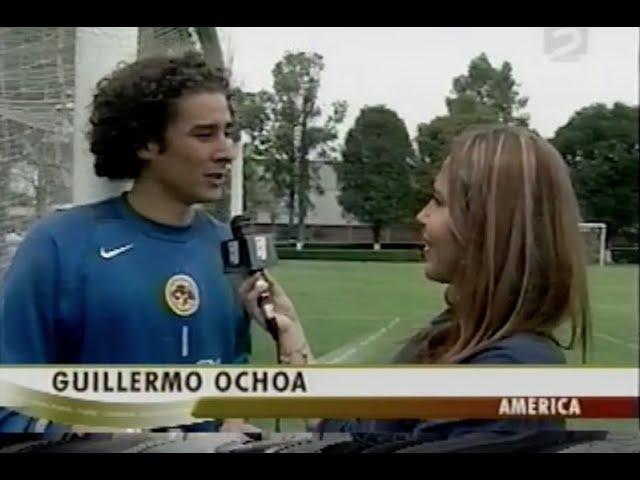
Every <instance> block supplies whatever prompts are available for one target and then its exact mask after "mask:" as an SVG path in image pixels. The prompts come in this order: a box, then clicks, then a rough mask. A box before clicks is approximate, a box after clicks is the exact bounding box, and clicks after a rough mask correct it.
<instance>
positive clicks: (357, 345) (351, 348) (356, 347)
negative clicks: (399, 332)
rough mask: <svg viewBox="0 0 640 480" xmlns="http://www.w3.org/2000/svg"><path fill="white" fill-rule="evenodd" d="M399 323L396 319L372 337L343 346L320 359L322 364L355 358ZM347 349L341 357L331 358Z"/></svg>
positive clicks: (398, 319)
mask: <svg viewBox="0 0 640 480" xmlns="http://www.w3.org/2000/svg"><path fill="white" fill-rule="evenodd" d="M399 321H400V318H398V317H396V318H394V319H393V320H391V321H390V322H389V323H388V324H387V325H386V326H384V327H382V328H380V329H379V330H376V331H375V332H373V333H372V334H371V335H369V336H367V337H365V338H363V339H362V340H355V341H354V342H351V343H348V344H346V345H343V346H342V347H339V348H337V349H336V350H334V351H332V352H329V353H327V354H326V355H324V356H323V357H322V358H321V359H319V361H320V362H321V363H326V364H333V363H340V362H342V361H344V360H345V359H347V358H349V357H351V356H353V355H354V354H356V353H358V352H359V351H360V350H362V349H363V348H364V347H366V346H367V345H369V344H370V343H371V342H373V341H374V340H376V339H378V338H380V337H381V336H382V335H384V334H385V333H387V332H388V331H389V330H391V329H392V328H393V327H394V326H395V325H396V324H397V323H398V322H399ZM345 348H346V350H345V351H344V352H342V353H341V354H340V355H338V356H337V357H335V358H331V356H332V355H335V354H337V353H338V352H340V351H341V350H343V349H345ZM328 358H331V360H328V361H327V360H326V359H328Z"/></svg>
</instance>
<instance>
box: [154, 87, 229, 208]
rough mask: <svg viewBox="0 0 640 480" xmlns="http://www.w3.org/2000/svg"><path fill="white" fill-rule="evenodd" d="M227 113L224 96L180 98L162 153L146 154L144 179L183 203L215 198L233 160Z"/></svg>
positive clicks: (206, 200)
mask: <svg viewBox="0 0 640 480" xmlns="http://www.w3.org/2000/svg"><path fill="white" fill-rule="evenodd" d="M231 123H232V119H231V112H230V111H229V106H228V105H227V100H226V98H225V96H224V94H222V93H194V94H188V95H186V96H184V97H182V98H181V99H180V100H178V104H177V106H176V110H175V112H174V116H173V119H172V120H171V121H170V122H169V125H168V126H167V131H166V133H165V149H164V151H162V152H161V151H160V148H159V146H158V145H156V144H155V143H152V144H150V146H149V147H148V148H147V149H145V150H144V153H143V158H145V159H146V160H149V165H148V166H147V168H146V169H145V171H144V173H143V174H144V175H146V176H147V177H148V179H151V180H153V181H155V182H157V183H158V184H159V186H160V187H161V188H163V189H164V190H165V191H166V192H167V193H168V194H169V195H170V196H172V197H174V198H175V199H176V200H178V201H180V202H182V203H184V204H185V205H192V204H194V203H206V202H212V201H215V200H218V199H220V198H221V197H222V195H223V193H224V188H225V185H226V182H227V177H228V167H229V165H230V163H231V160H232V157H233V142H232V140H231V138H230V131H231V126H232V125H231Z"/></svg>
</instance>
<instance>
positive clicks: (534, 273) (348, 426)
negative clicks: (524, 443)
mask: <svg viewBox="0 0 640 480" xmlns="http://www.w3.org/2000/svg"><path fill="white" fill-rule="evenodd" d="M417 220H418V221H419V222H420V223H421V224H422V225H423V238H424V243H425V248H424V259H425V264H424V273H425V276H426V277H427V278H428V279H430V280H433V281H436V282H440V283H444V284H447V285H448V287H447V289H446V295H445V299H446V304H447V306H446V308H445V310H444V311H443V312H442V313H441V314H440V315H438V316H437V317H436V319H435V320H434V321H433V322H432V323H431V324H430V325H428V326H426V327H425V328H424V329H423V330H421V331H419V332H417V333H416V334H415V335H414V336H413V337H412V338H410V339H409V340H408V341H407V342H406V344H405V345H404V346H403V347H402V349H401V350H400V352H399V353H398V354H397V355H396V358H395V359H394V362H396V363H424V364H452V363H454V364H558V363H564V361H565V360H564V356H563V353H562V348H572V347H573V346H574V344H575V343H576V341H577V340H578V339H580V341H581V346H582V351H583V360H584V358H585V354H586V347H587V339H588V338H589V315H588V295H587V282H586V273H585V262H584V260H583V247H582V240H581V235H580V232H579V229H578V223H579V221H580V216H579V211H578V205H577V201H576V197H575V193H574V191H573V188H572V185H571V181H570V178H569V173H568V170H567V167H566V165H565V163H564V162H563V160H562V158H561V156H560V155H559V154H558V152H557V151H556V150H555V149H554V148H553V147H552V146H551V145H550V144H549V143H548V142H546V141H545V140H543V139H542V138H540V137H539V136H538V135H536V134H534V133H532V132H530V131H528V130H525V129H522V128H516V127H509V126H484V127H480V128H475V129H470V130H468V131H467V132H465V133H463V134H462V135H460V136H459V137H458V138H456V139H455V141H454V142H453V144H452V149H451V152H450V155H449V157H448V158H447V159H446V161H445V162H444V164H443V166H442V169H441V170H440V172H439V173H438V175H437V177H436V180H435V182H434V195H433V198H432V199H431V200H430V201H429V203H428V204H427V205H426V206H425V207H424V208H423V209H422V211H420V213H418V215H417ZM269 279H270V282H271V288H270V289H269V293H270V294H271V296H272V298H273V303H274V305H275V312H276V319H277V323H278V326H279V329H280V342H279V344H280V345H279V347H280V351H281V357H282V358H281V359H282V361H283V362H285V363H291V364H304V363H305V362H310V361H312V355H311V350H310V348H309V346H308V344H307V341H306V339H305V335H304V330H303V328H302V324H301V322H300V320H299V319H298V316H297V314H296V312H295V309H294V307H293V305H292V303H291V302H290V300H289V299H288V298H287V296H286V294H285V293H284V291H283V290H282V288H281V287H280V286H279V285H278V284H277V283H276V282H275V281H273V280H272V279H271V278H269ZM258 280H259V279H258V278H257V277H252V278H250V279H248V280H247V281H246V282H245V283H244V284H243V286H242V288H241V294H242V296H243V298H244V299H245V303H246V305H247V308H248V310H249V312H250V313H251V314H252V315H253V316H254V318H256V319H257V320H258V321H259V322H261V323H262V324H264V319H263V315H262V314H261V313H260V310H259V309H258V307H257V300H256V299H257V297H258V295H259V294H260V293H262V292H264V291H265V290H266V289H267V288H269V285H267V284H266V282H259V281H258ZM564 324H566V325H567V326H568V327H569V328H568V330H569V341H568V344H567V345H564V346H563V345H562V343H561V342H560V341H559V340H558V339H557V337H556V334H557V330H558V328H559V327H561V326H563V325H564ZM538 425H540V424H538ZM320 427H321V429H322V430H323V431H327V430H340V431H352V432H355V431H376V432H377V431H387V432H389V431H394V432H398V431H401V432H409V433H413V434H418V433H419V434H423V435H432V436H433V437H434V438H450V437H452V436H455V435H458V434H461V433H465V432H472V431H476V430H478V429H479V430H485V431H486V430H492V431H496V430H503V429H506V430H510V431H512V430H514V429H515V430H517V429H520V428H523V424H522V423H521V422H515V421H506V422H476V421H456V422H444V423H443V422H439V423H434V422H418V421H409V420H406V421H405V420H399V421H391V422H389V421H385V422H382V421H368V422H367V421H358V420H353V421H349V422H336V421H324V422H321V426H320Z"/></svg>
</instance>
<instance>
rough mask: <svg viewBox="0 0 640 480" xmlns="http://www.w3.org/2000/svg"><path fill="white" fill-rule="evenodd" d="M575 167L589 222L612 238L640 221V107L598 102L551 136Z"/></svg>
mask: <svg viewBox="0 0 640 480" xmlns="http://www.w3.org/2000/svg"><path fill="white" fill-rule="evenodd" d="M551 141H552V143H553V144H554V145H555V147H556V148H557V149H558V151H559V152H560V153H561V154H562V156H563V157H564V158H565V160H566V162H567V163H568V165H569V168H570V169H571V174H572V179H573V182H574V185H575V188H576V193H577V196H578V199H579V202H580V206H581V210H582V215H583V217H584V218H585V220H587V221H598V222H605V223H607V227H608V231H609V233H611V236H613V235H615V234H616V233H618V232H619V231H620V230H621V229H622V228H624V227H633V226H635V228H636V229H637V224H638V216H637V215H638V152H639V147H638V106H637V105H636V106H629V105H625V104H623V103H615V104H614V105H613V106H612V107H611V108H609V107H607V106H606V105H604V104H602V103H596V104H594V105H590V106H588V107H585V108H582V109H580V110H578V111H577V112H575V113H574V114H573V115H572V116H571V118H570V119H569V121H568V122H567V123H566V124H565V125H563V126H562V127H560V128H558V130H557V131H556V133H555V135H554V138H553V139H552V140H551Z"/></svg>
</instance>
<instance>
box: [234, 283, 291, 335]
mask: <svg viewBox="0 0 640 480" xmlns="http://www.w3.org/2000/svg"><path fill="white" fill-rule="evenodd" d="M263 275H264V277H263ZM265 277H266V281H265ZM239 293H240V298H241V300H242V302H243V304H244V308H245V309H246V310H247V312H248V313H249V315H251V317H253V319H254V320H256V321H257V322H258V324H259V325H260V326H261V327H262V328H264V329H265V330H268V329H267V322H266V318H265V315H264V312H263V311H262V308H261V307H260V305H259V304H258V297H259V296H260V295H267V298H268V301H270V302H271V304H272V305H273V307H274V308H273V309H274V312H273V313H274V316H275V318H276V323H277V324H278V330H279V332H280V333H281V334H284V333H286V332H288V331H289V330H291V329H292V328H293V327H294V325H295V324H297V323H299V319H298V314H297V312H296V309H295V307H294V306H293V303H292V302H291V300H290V299H289V297H288V296H287V294H286V293H285V291H284V289H283V288H282V287H281V286H280V284H279V283H278V282H277V281H276V280H275V279H274V278H273V277H272V276H271V275H269V274H268V273H267V272H263V273H256V274H255V275H252V276H251V277H249V278H247V279H246V280H245V281H244V282H242V284H241V285H240V290H239Z"/></svg>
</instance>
